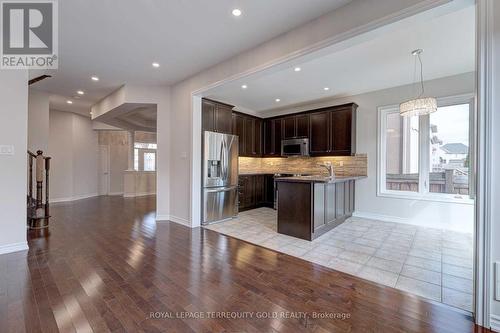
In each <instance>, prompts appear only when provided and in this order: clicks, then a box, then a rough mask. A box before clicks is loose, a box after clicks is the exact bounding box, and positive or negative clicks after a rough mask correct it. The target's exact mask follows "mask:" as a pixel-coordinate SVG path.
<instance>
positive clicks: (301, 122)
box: [295, 114, 310, 138]
mask: <svg viewBox="0 0 500 333" xmlns="http://www.w3.org/2000/svg"><path fill="white" fill-rule="evenodd" d="M309 117H310V115H309V114H303V115H298V116H295V136H296V137H297V138H308V137H309Z"/></svg>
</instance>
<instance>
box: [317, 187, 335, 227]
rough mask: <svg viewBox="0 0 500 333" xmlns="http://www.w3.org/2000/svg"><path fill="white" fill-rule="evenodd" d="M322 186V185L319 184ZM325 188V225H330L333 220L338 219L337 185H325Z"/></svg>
mask: <svg viewBox="0 0 500 333" xmlns="http://www.w3.org/2000/svg"><path fill="white" fill-rule="evenodd" d="M318 187H322V186H318ZM324 188H325V190H324V191H325V203H324V205H325V211H326V214H325V221H323V225H328V224H330V223H332V222H335V220H336V219H337V194H336V189H337V186H336V185H333V186H324Z"/></svg>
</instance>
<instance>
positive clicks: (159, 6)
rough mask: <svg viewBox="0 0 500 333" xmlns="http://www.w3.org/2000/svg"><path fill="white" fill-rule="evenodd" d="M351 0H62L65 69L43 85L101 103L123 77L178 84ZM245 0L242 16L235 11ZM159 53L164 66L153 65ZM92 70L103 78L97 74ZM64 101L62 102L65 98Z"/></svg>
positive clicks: (62, 62)
mask: <svg viewBox="0 0 500 333" xmlns="http://www.w3.org/2000/svg"><path fill="white" fill-rule="evenodd" d="M349 1H350V0H307V1H304V0H272V1H269V0H251V1H250V0H214V1H207V0H167V1H165V0H141V1H137V0H120V1H112V0H71V1H59V69H58V70H57V71H32V72H31V73H30V77H31V78H33V77H36V76H39V75H41V74H51V75H53V77H52V78H50V79H46V80H44V81H41V82H39V83H37V84H35V85H34V86H33V87H34V88H35V89H38V90H43V91H47V92H49V93H52V94H56V95H60V96H62V98H63V99H64V98H70V97H72V96H74V95H75V94H76V91H77V90H79V89H82V90H84V91H85V92H86V94H85V96H83V97H82V98H81V99H80V100H79V102H78V103H73V104H72V105H64V106H65V107H64V108H63V110H67V111H73V110H72V108H76V107H77V104H78V105H80V106H82V107H83V106H84V105H85V103H86V104H93V103H95V102H97V101H98V100H100V99H102V98H103V97H105V96H107V95H108V94H109V93H111V92H112V91H114V90H116V89H117V88H118V87H120V86H121V85H123V84H125V83H128V84H143V85H162V84H171V83H174V82H177V81H180V80H182V79H184V78H187V77H189V76H191V75H193V74H195V73H197V72H199V71H200V70H203V69H205V68H208V67H210V66H212V65H215V64H217V63H219V62H221V61H223V60H225V59H228V58H230V57H232V56H234V55H236V54H238V53H240V52H242V51H245V50H247V49H250V48H252V47H255V46H256V45H258V44H260V43H263V42H265V41H267V40H269V39H271V38H273V37H275V36H278V35H280V34H282V33H284V32H287V31H289V30H291V29H293V28H295V27H297V26H300V25H302V24H304V23H306V22H308V21H311V20H313V19H314V18H316V17H318V16H321V15H322V14H324V13H327V12H329V11H332V10H334V9H336V8H338V7H340V6H342V5H344V4H346V3H348V2H349ZM234 8H240V9H241V10H242V11H243V14H242V15H241V16H240V17H234V16H233V15H231V11H232V10H233V9H234ZM153 61H156V62H159V63H160V65H161V67H160V68H158V69H155V68H153V67H152V66H151V63H152V62H153ZM92 75H97V76H98V77H99V78H100V81H99V82H93V81H91V80H90V77H91V76H92ZM59 106H60V107H62V106H61V105H59Z"/></svg>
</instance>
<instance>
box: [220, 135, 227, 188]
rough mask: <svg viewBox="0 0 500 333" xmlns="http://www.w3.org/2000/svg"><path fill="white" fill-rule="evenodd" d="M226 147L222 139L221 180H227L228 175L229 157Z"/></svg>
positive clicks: (224, 140)
mask: <svg viewBox="0 0 500 333" xmlns="http://www.w3.org/2000/svg"><path fill="white" fill-rule="evenodd" d="M227 150H228V148H227V143H226V139H225V138H224V139H222V155H223V156H224V159H223V162H222V163H221V164H222V179H223V181H227V177H228V170H227V168H228V159H229V154H228V151H227Z"/></svg>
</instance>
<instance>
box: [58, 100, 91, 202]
mask: <svg viewBox="0 0 500 333" xmlns="http://www.w3.org/2000/svg"><path fill="white" fill-rule="evenodd" d="M48 151H49V154H48V155H49V156H50V157H52V161H51V170H50V199H51V201H52V202H57V201H69V200H76V199H81V198H86V197H91V196H96V195H97V192H98V187H97V186H98V175H97V166H98V164H97V162H98V161H97V160H98V141H97V132H96V131H94V130H93V129H92V122H91V120H90V118H87V117H83V116H80V115H77V114H74V113H71V112H62V111H56V110H50V130H49V149H48Z"/></svg>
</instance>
